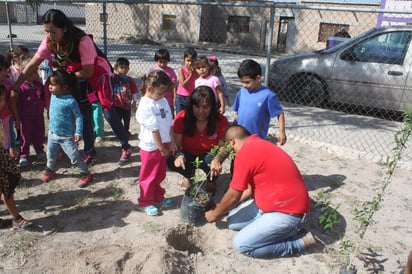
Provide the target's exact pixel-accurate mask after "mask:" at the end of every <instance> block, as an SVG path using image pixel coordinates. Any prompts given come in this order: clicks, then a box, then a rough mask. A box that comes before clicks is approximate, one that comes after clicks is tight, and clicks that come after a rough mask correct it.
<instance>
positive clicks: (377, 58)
mask: <svg viewBox="0 0 412 274" xmlns="http://www.w3.org/2000/svg"><path fill="white" fill-rule="evenodd" d="M411 36H412V32H410V31H397V32H389V33H384V34H380V35H376V36H374V37H372V38H370V39H368V40H365V41H362V42H360V43H359V44H357V45H355V46H354V47H353V49H352V55H353V57H354V59H355V60H356V61H360V62H375V63H385V64H399V65H401V64H402V63H403V59H404V57H405V54H406V52H407V49H408V47H409V42H410V40H411Z"/></svg>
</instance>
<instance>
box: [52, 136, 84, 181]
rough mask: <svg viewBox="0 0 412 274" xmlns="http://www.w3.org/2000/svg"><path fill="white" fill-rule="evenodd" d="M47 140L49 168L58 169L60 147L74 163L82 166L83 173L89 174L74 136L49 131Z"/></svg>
mask: <svg viewBox="0 0 412 274" xmlns="http://www.w3.org/2000/svg"><path fill="white" fill-rule="evenodd" d="M47 138H48V140H47V168H48V169H50V170H51V171H54V170H56V163H57V157H58V155H59V152H60V148H61V149H63V151H64V153H66V155H67V156H68V157H69V158H70V160H71V162H72V164H75V165H77V166H78V167H79V168H80V172H81V174H87V173H88V172H89V168H88V167H87V165H86V164H85V163H84V162H83V159H82V156H81V155H80V152H79V150H78V149H77V143H76V142H75V141H74V138H73V136H59V135H56V134H54V133H52V132H49V134H48V137H47Z"/></svg>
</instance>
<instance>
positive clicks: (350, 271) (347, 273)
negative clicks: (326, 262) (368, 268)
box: [339, 265, 358, 274]
mask: <svg viewBox="0 0 412 274" xmlns="http://www.w3.org/2000/svg"><path fill="white" fill-rule="evenodd" d="M357 272H358V271H357V269H356V267H355V266H354V265H350V266H347V265H345V266H342V267H341V268H340V269H339V274H356V273H357Z"/></svg>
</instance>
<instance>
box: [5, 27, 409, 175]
mask: <svg viewBox="0 0 412 274" xmlns="http://www.w3.org/2000/svg"><path fill="white" fill-rule="evenodd" d="M12 31H13V33H14V34H16V35H17V38H16V39H15V40H14V45H17V44H25V45H27V46H28V47H29V48H30V49H31V50H32V51H33V52H34V51H35V49H36V48H37V46H38V44H39V42H40V41H41V39H42V38H43V37H44V31H43V29H42V26H13V27H12ZM7 35H8V27H7V26H4V25H2V26H0V48H1V51H2V52H4V51H5V50H7V49H8V47H9V39H8V38H7ZM97 43H98V44H99V46H100V47H102V41H99V40H97ZM160 47H161V46H160V45H137V44H121V43H112V42H110V43H109V45H108V57H109V60H110V61H113V62H114V60H115V59H116V58H117V57H119V56H126V57H128V58H129V59H130V60H131V73H132V75H134V76H135V77H137V78H138V77H140V76H141V75H143V74H144V73H146V72H147V71H148V70H149V68H150V67H151V66H152V65H153V64H154V60H153V57H154V51H155V50H156V49H157V48H160ZM167 48H168V49H169V50H170V52H171V62H170V66H171V67H172V68H174V69H175V70H176V71H177V69H178V67H179V66H181V62H182V61H181V60H182V58H183V51H184V49H185V45H173V46H171V45H169V46H167ZM196 48H198V49H199V50H198V52H199V54H200V55H203V54H205V55H216V56H217V57H218V58H219V64H220V66H221V68H222V71H223V73H224V75H225V77H226V80H227V82H228V86H229V89H230V93H231V96H232V100H233V98H234V97H235V95H236V92H237V90H238V89H239V87H240V85H239V82H238V78H237V75H236V71H237V68H238V66H239V64H240V62H241V61H242V60H244V59H247V58H251V59H255V60H257V61H258V62H260V63H261V64H262V65H263V64H265V63H266V60H265V57H261V56H256V55H249V54H247V53H242V54H234V53H230V52H229V51H230V50H228V48H223V49H222V48H220V49H219V48H216V49H215V50H213V49H210V48H207V47H206V46H202V45H198V46H196ZM283 105H284V108H285V115H286V128H287V135H288V138H292V139H295V140H299V141H301V142H305V143H308V144H310V145H314V146H317V147H322V148H324V149H327V150H329V151H331V152H333V153H336V154H338V155H344V156H349V157H353V158H354V159H357V158H365V159H369V160H373V161H382V160H385V159H386V158H387V156H388V155H392V148H393V147H394V146H395V141H394V135H395V133H396V132H397V131H398V130H399V128H400V126H401V123H399V122H393V121H387V120H383V119H378V118H373V117H366V116H360V115H352V114H346V113H342V112H337V111H332V110H325V109H318V108H311V107H304V106H294V105H291V104H286V103H284V104H283ZM227 115H228V117H229V119H231V117H232V115H233V113H232V112H231V111H230V109H228V111H227ZM276 131H277V128H276V120H274V121H273V126H272V128H271V131H270V134H273V135H276ZM403 155H404V157H403V159H402V161H401V164H402V165H403V166H405V167H407V168H410V169H412V141H411V140H409V142H408V146H407V148H406V149H405V152H404V154H403Z"/></svg>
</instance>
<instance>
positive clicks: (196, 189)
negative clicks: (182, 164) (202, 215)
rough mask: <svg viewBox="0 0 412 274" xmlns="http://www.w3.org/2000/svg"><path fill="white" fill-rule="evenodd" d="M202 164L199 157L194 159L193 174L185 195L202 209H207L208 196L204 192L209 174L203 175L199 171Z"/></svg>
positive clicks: (201, 171)
mask: <svg viewBox="0 0 412 274" xmlns="http://www.w3.org/2000/svg"><path fill="white" fill-rule="evenodd" d="M202 163H203V161H202V160H200V159H199V157H196V159H195V161H194V162H193V165H194V167H195V174H194V175H193V176H192V177H191V178H190V186H189V188H188V189H187V190H186V195H187V196H189V197H190V198H191V199H192V200H194V201H196V202H197V203H198V204H199V205H201V206H202V207H207V206H208V205H209V203H210V195H209V194H208V193H207V192H206V184H207V177H208V176H209V174H205V173H204V172H203V170H201V169H200V165H201V164H202Z"/></svg>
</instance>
